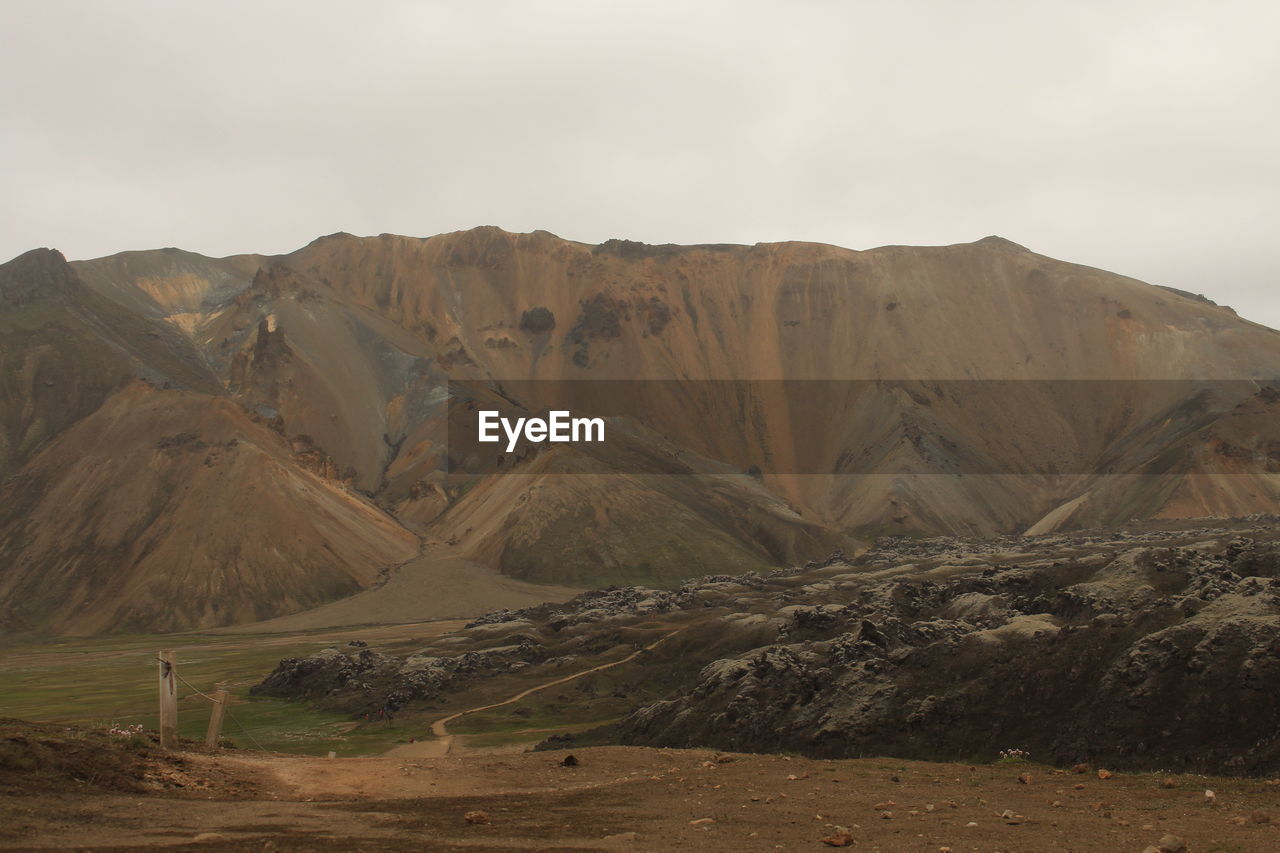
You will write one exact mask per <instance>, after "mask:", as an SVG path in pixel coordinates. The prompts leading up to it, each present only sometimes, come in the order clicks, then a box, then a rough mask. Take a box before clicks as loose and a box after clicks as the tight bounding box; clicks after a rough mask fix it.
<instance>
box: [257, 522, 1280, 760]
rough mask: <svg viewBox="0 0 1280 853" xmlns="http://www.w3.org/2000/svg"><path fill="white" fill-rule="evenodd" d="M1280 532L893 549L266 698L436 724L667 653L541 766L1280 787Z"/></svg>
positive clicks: (612, 606)
mask: <svg viewBox="0 0 1280 853" xmlns="http://www.w3.org/2000/svg"><path fill="white" fill-rule="evenodd" d="M1278 522H1280V519H1277V518H1276V517H1274V516H1271V517H1265V518H1254V519H1252V520H1237V521H1235V522H1230V523H1219V525H1218V526H1211V527H1205V526H1195V525H1190V526H1187V525H1176V526H1169V525H1165V526H1162V527H1156V528H1150V527H1148V528H1146V529H1142V530H1133V531H1128V532H1111V533H1092V534H1086V535H1065V534H1052V535H1046V536H1037V537H1022V536H1016V537H1014V536H1010V537H1001V538H996V539H983V540H964V539H956V538H951V537H943V538H936V539H929V540H905V539H886V540H884V541H882V542H881V543H880V544H879V545H878V546H877V547H876V548H874V549H872V550H870V551H868V552H867V553H866V554H864V555H862V556H861V557H858V558H857V559H854V560H848V559H846V558H844V557H843V555H833V556H832V557H831V558H830V559H829V560H826V561H823V562H821V563H816V562H815V563H813V564H810V565H809V566H807V567H805V568H797V569H790V570H786V569H783V570H777V571H774V572H771V573H769V574H765V575H762V574H758V573H747V574H744V575H737V576H711V577H703V578H698V579H695V580H691V581H688V582H686V583H684V584H682V585H681V586H679V587H677V588H675V589H672V590H658V589H650V588H644V587H615V588H611V589H607V590H597V591H593V592H590V593H584V594H583V595H580V596H578V597H577V598H575V599H573V600H572V601H570V602H567V603H565V604H563V605H545V606H542V607H538V608H530V609H526V610H522V611H496V612H494V613H491V614H488V615H486V616H484V617H482V618H480V619H477V620H476V621H474V622H472V623H471V624H469V625H468V626H467V627H466V628H465V629H464V630H462V631H459V632H457V633H456V634H454V635H451V636H446V637H443V638H441V639H439V640H437V641H434V642H433V644H432V645H431V646H430V647H426V648H422V649H414V650H412V651H411V652H409V653H408V654H405V653H403V652H401V653H396V654H389V653H386V652H380V651H374V650H370V649H348V650H345V651H340V650H338V649H332V650H328V651H325V652H322V653H320V654H317V655H315V656H313V657H312V658H309V659H304V660H285V661H282V662H281V663H280V665H279V667H277V669H276V671H275V672H274V673H272V675H271V676H269V677H268V678H267V679H266V680H265V681H264V682H263V684H262V685H261V686H260V687H259V688H256V689H257V690H258V691H259V692H263V693H267V694H269V695H277V696H288V697H293V698H305V699H309V700H312V701H318V702H321V703H322V704H326V705H330V706H334V707H341V708H345V709H349V710H352V711H354V712H356V713H357V714H359V712H361V711H365V712H368V711H369V710H371V709H376V708H378V707H391V708H393V709H396V710H399V709H401V708H407V709H409V710H413V709H415V708H422V707H424V706H427V705H429V706H431V707H440V706H441V704H442V703H444V704H446V705H447V703H448V701H449V699H450V697H451V696H453V695H456V694H458V693H459V692H460V691H465V690H468V689H472V688H473V687H474V685H475V684H476V683H477V682H491V683H493V684H499V685H500V684H509V685H512V686H508V687H505V688H504V687H497V688H490V689H489V690H488V691H487V692H485V693H484V694H483V695H486V696H495V695H497V696H501V695H504V693H511V692H514V691H515V689H516V688H515V686H514V685H516V684H517V683H518V684H519V685H520V686H521V687H524V686H528V685H530V684H534V683H537V682H538V681H539V680H550V679H554V678H561V677H563V676H564V675H566V674H568V673H571V672H575V671H580V670H584V669H587V668H589V667H591V666H593V665H595V664H596V663H598V662H599V661H600V660H602V659H604V658H601V657H600V656H601V655H604V654H607V653H611V650H615V649H616V648H618V647H619V645H620V644H621V645H623V646H625V647H639V646H641V645H647V642H646V639H647V640H649V641H651V639H652V638H653V637H656V636H663V635H664V634H669V636H668V638H667V640H666V641H665V642H664V643H663V644H662V645H661V647H660V648H658V649H657V650H655V651H654V652H652V653H648V654H646V655H645V656H644V657H642V658H640V659H638V660H637V661H636V662H633V663H630V664H626V665H625V666H624V668H623V671H622V673H621V674H620V675H618V676H617V677H616V678H615V679H613V681H612V682H610V683H612V684H615V685H617V684H621V685H624V687H623V688H622V689H623V692H622V693H621V694H617V693H615V695H614V696H613V697H612V699H609V700H607V701H612V702H613V704H612V705H610V706H609V708H608V709H604V710H597V711H595V712H594V713H598V714H599V715H601V716H605V717H608V716H615V715H616V710H617V708H618V702H619V701H621V702H622V705H623V706H626V705H627V704H628V703H629V704H630V706H631V711H630V713H629V715H626V716H625V717H624V718H623V719H622V720H621V722H619V723H617V724H612V725H609V726H607V727H605V728H602V729H599V730H597V731H594V732H588V733H586V734H576V735H560V736H556V737H554V738H552V739H551V740H550V741H548V742H547V744H546V745H547V746H548V747H565V746H575V745H576V746H582V745H591V744H599V743H624V744H631V745H645V746H664V747H705V748H714V749H722V750H729V751H739V752H790V753H799V754H803V755H806V756H810V757H819V758H850V757H861V756H878V755H891V756H897V757H902V758H914V759H925V760H956V761H972V762H980V763H987V762H990V761H993V760H995V759H996V758H997V757H998V756H999V754H1000V752H1001V751H1003V750H1008V749H1015V748H1016V749H1021V750H1026V751H1029V752H1030V753H1031V755H1032V756H1034V758H1035V759H1036V760H1037V761H1041V762H1046V763H1052V764H1058V765H1071V764H1075V763H1077V762H1090V761H1096V762H1102V763H1104V764H1105V765H1106V766H1109V767H1113V768H1129V769H1164V770H1179V771H1196V772H1214V773H1228V774H1253V775H1263V774H1268V773H1274V772H1276V771H1277V770H1280V741H1278V740H1277V738H1276V734H1275V733H1276V732H1277V731H1280V700H1278V699H1277V698H1276V697H1277V694H1276V690H1275V687H1276V685H1277V684H1280V663H1278V661H1280V656H1278V655H1277V652H1280V532H1278V527H1277V523H1278ZM615 659H616V656H615ZM515 673H518V674H519V680H518V682H517V681H511V680H510V677H511V676H512V674H515ZM504 679H506V680H505V681H504ZM627 685H630V686H627ZM619 697H620V698H619ZM489 701H493V700H489ZM598 701H599V700H597V698H596V692H595V690H594V689H593V688H592V686H591V685H590V683H584V684H583V685H582V686H581V689H579V690H573V691H565V692H564V693H561V694H560V695H558V696H557V697H555V707H556V708H557V709H558V710H557V711H556V716H557V718H559V719H563V720H576V719H584V718H586V719H590V715H591V713H593V711H592V710H591V709H592V708H594V707H597V706H596V705H593V703H597V702H598ZM449 707H453V706H449ZM523 713H524V715H525V716H531V715H533V716H536V715H537V714H538V711H537V708H536V707H535V706H530V707H529V708H527V709H525V711H524V712H523Z"/></svg>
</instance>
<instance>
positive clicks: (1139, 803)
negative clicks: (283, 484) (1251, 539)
mask: <svg viewBox="0 0 1280 853" xmlns="http://www.w3.org/2000/svg"><path fill="white" fill-rule="evenodd" d="M574 755H575V756H576V758H577V760H578V763H577V764H576V766H565V765H564V763H563V762H564V759H565V756H566V753H564V752H527V753H507V754H488V755H484V754H470V755H459V756H448V757H441V758H434V759H404V758H398V757H385V756H384V757H374V758H339V759H325V758H309V757H298V756H285V755H279V754H253V755H242V756H233V755H228V754H226V753H223V754H220V755H216V756H212V755H202V754H198V753H188V754H186V755H184V756H182V757H180V758H179V759H178V760H177V761H176V762H163V761H162V762H161V764H160V765H159V766H158V767H155V768H154V770H153V772H152V773H151V774H150V775H149V777H148V778H149V780H150V784H151V785H152V786H153V787H154V788H155V790H154V792H152V793H142V794H123V793H99V794H93V793H87V792H85V793H81V792H76V791H65V790H63V791H48V792H41V791H38V790H37V791H30V790H28V791H26V792H25V793H21V794H13V793H11V794H9V795H7V796H2V797H0V848H3V849H79V850H95V851H106V850H112V851H124V850H131V851H132V850H157V849H170V848H174V849H190V850H209V851H213V850H227V851H230V850H237V851H239V850H276V851H295V850H297V851H301V850H316V851H330V850H353V851H354V850H361V851H399V850H406V851H407V850H430V851H464V850H465V851H478V850H542V851H554V850H644V851H659V850H735V851H738V850H740V851H752V850H760V851H774V850H823V849H828V847H826V846H825V845H824V844H823V841H822V839H824V838H833V837H835V836H837V834H838V833H839V832H840V831H841V830H842V829H845V830H847V831H848V833H849V836H850V837H851V839H852V843H851V844H850V845H849V846H850V847H851V848H852V849H857V850H879V851H886V853H888V851H938V850H941V849H945V848H950V849H951V850H953V851H957V853H959V851H997V850H1000V851H1031V850H1034V851H1134V853H1137V851H1141V850H1143V849H1144V848H1146V847H1147V846H1148V845H1156V844H1158V843H1159V842H1160V840H1161V838H1162V837H1164V836H1167V835H1173V836H1178V837H1180V838H1183V839H1185V840H1186V844H1187V849H1188V851H1192V852H1193V853H1210V851H1223V853H1225V851H1271V850H1276V849H1280V808H1277V806H1276V804H1277V802H1280V786H1278V783H1277V782H1276V781H1262V780H1222V779H1212V780H1210V779H1205V778H1203V777H1193V776H1183V777H1178V778H1177V787H1173V788H1166V787H1163V786H1162V782H1163V777H1161V776H1159V775H1154V774H1116V775H1115V776H1113V777H1112V778H1109V779H1105V780H1104V779H1100V778H1099V777H1098V774H1097V773H1096V772H1095V771H1094V770H1093V769H1091V770H1090V771H1089V772H1087V773H1083V774H1075V773H1071V772H1067V771H1062V770H1054V769H1050V768H1046V767H1039V766H1032V765H1015V766H1005V765H996V766H992V765H979V766H969V765H963V764H935V763H923V762H909V761H900V760H895V759H883V758H879V759H858V760H841V761H822V760H808V759H802V758H795V757H788V756H758V755H729V754H722V753H714V752H710V751H706V750H667V749H650V748H637V747H598V748H590V749H583V750H577V751H575V753H574ZM1024 773H1029V774H1030V776H1029V781H1028V782H1022V781H1020V780H1019V776H1020V774H1024ZM178 786H181V787H178ZM1206 788H1212V789H1213V790H1214V791H1215V794H1216V798H1215V800H1216V802H1215V803H1214V804H1209V803H1208V802H1207V801H1206V798H1205V794H1204V791H1205V789H1206ZM470 812H483V816H479V815H472V816H471V820H470V821H469V820H468V817H467V815H468V813H470ZM1005 813H1008V814H1009V815H1012V816H1006V817H1001V815H1002V814H1005ZM1270 818H1275V819H1276V823H1271V822H1267V821H1268V820H1269V819H1270Z"/></svg>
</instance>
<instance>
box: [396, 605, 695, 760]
mask: <svg viewBox="0 0 1280 853" xmlns="http://www.w3.org/2000/svg"><path fill="white" fill-rule="evenodd" d="M683 630H684V629H683V628H677V629H676V630H674V631H672V632H671V633H670V634H666V635H664V636H661V637H659V638H658V639H656V640H654V641H653V642H652V643H650V644H649V645H647V646H643V647H642V648H639V649H636V650H635V651H634V652H632V653H631V654H629V655H627V656H626V657H625V658H622V659H621V660H616V661H614V662H612V663H602V664H600V665H599V666H593V667H591V669H584V670H582V671H581V672H575V673H574V674H573V675H566V676H564V677H562V678H557V679H555V680H553V681H545V682H543V683H542V684H536V685H534V686H533V687H530V688H527V689H525V690H521V691H520V692H519V693H517V694H516V695H514V696H512V697H511V698H509V699H503V700H502V701H501V702H494V703H493V704H491V705H480V706H478V707H475V708H467V709H466V710H465V711H457V712H455V713H452V714H450V715H449V716H447V717H441V718H440V719H438V720H436V721H435V722H433V723H432V724H431V734H432V735H433V736H434V737H433V739H432V740H424V741H418V742H417V743H405V744H401V745H399V746H395V747H392V748H391V749H389V750H387V751H386V752H385V753H383V754H384V755H388V756H394V757H397V758H410V757H412V758H439V757H440V756H443V755H448V754H449V751H450V750H451V749H452V748H453V738H454V736H453V735H451V734H449V728H448V726H449V723H451V722H453V721H454V720H456V719H458V718H459V717H465V716H467V715H468V714H474V713H476V712H478V711H488V710H490V709H491V708H501V707H502V706H503V705H510V704H511V703H513V702H519V701H520V700H521V699H523V698H525V697H526V696H529V695H532V694H534V693H537V692H538V691H540V690H546V689H547V688H548V687H556V686H557V685H560V684H567V683H569V682H570V681H576V680H577V679H579V678H582V677H583V676H586V675H591V674H592V673H594V672H601V671H603V670H606V669H612V668H613V667H615V666H622V664H624V663H630V662H631V661H633V660H635V659H636V658H638V657H639V656H640V655H642V654H644V653H645V652H649V651H653V650H654V649H656V648H657V647H658V646H660V645H662V644H663V643H665V642H666V641H667V640H669V639H671V638H672V637H674V636H675V635H676V634H679V633H680V632H681V631H683Z"/></svg>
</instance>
